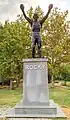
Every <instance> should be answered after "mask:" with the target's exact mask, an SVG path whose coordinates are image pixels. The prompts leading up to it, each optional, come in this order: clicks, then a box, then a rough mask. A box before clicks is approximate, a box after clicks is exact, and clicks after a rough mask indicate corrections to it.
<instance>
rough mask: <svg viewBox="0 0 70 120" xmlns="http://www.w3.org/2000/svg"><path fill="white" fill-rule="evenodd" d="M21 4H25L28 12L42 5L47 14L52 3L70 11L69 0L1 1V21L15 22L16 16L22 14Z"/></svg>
mask: <svg viewBox="0 0 70 120" xmlns="http://www.w3.org/2000/svg"><path fill="white" fill-rule="evenodd" d="M21 3H23V4H24V6H25V10H28V9H29V8H30V6H32V7H33V8H35V7H36V6H38V5H40V7H41V8H42V9H43V11H44V12H45V13H46V12H47V8H48V5H49V4H50V3H53V5H54V7H56V6H57V7H58V8H61V10H66V9H69V10H70V7H69V5H70V1H69V0H0V20H7V19H9V20H15V19H16V16H17V15H18V14H21V10H20V4H21Z"/></svg>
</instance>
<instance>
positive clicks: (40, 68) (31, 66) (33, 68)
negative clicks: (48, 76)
mask: <svg viewBox="0 0 70 120" xmlns="http://www.w3.org/2000/svg"><path fill="white" fill-rule="evenodd" d="M25 69H27V70H43V69H45V65H26V66H25Z"/></svg>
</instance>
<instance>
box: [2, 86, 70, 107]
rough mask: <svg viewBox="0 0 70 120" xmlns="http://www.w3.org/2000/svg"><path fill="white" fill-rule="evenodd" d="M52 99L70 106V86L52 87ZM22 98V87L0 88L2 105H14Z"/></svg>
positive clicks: (62, 104)
mask: <svg viewBox="0 0 70 120" xmlns="http://www.w3.org/2000/svg"><path fill="white" fill-rule="evenodd" d="M49 91H50V99H53V100H54V101H55V102H56V103H58V104H59V105H61V106H67V107H70V88H62V87H54V88H50V90H49ZM21 98H22V88H21V87H20V88H17V89H16V90H11V91H10V90H8V89H0V105H7V106H14V105H15V104H16V103H17V102H19V101H20V99H21Z"/></svg>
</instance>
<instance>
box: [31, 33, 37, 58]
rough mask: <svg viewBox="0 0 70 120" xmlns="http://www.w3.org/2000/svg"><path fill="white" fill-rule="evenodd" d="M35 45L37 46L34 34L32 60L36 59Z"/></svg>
mask: <svg viewBox="0 0 70 120" xmlns="http://www.w3.org/2000/svg"><path fill="white" fill-rule="evenodd" d="M35 45H36V41H35V37H34V34H33V35H32V58H35Z"/></svg>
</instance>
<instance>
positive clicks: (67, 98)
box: [50, 87, 70, 107]
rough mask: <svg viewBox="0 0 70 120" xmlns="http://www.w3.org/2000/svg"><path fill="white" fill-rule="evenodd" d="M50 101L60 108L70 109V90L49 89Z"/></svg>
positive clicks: (60, 88)
mask: <svg viewBox="0 0 70 120" xmlns="http://www.w3.org/2000/svg"><path fill="white" fill-rule="evenodd" d="M50 99H53V100H54V101H55V102H56V103H58V104H59V105H61V106H65V107H70V88H62V87H54V88H51V89H50Z"/></svg>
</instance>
